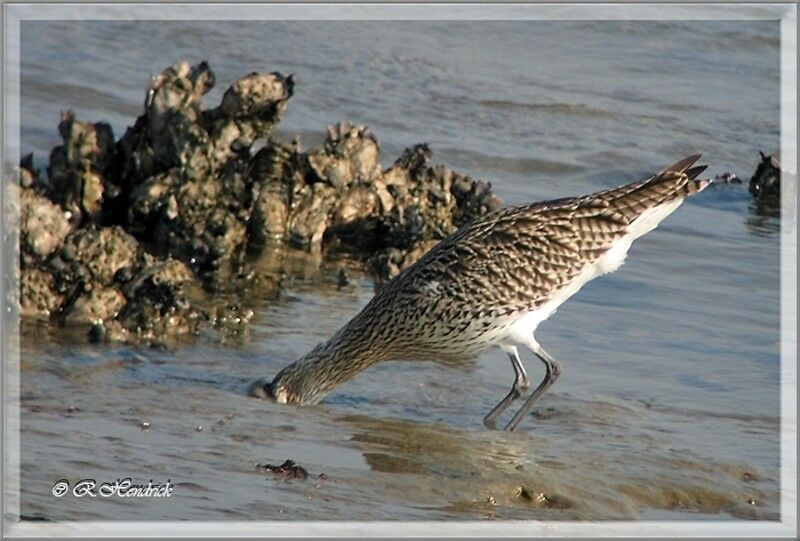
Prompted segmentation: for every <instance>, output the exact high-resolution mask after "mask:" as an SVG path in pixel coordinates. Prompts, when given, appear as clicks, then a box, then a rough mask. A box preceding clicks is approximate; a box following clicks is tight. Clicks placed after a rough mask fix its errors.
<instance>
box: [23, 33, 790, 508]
mask: <svg viewBox="0 0 800 541" xmlns="http://www.w3.org/2000/svg"><path fill="white" fill-rule="evenodd" d="M22 36H23V44H22V53H23V63H22V71H21V84H22V115H21V123H22V128H21V129H22V151H23V152H29V151H33V152H35V157H36V159H37V163H39V164H41V165H44V164H46V159H47V153H48V152H49V150H50V149H51V148H52V147H53V146H54V145H56V144H58V143H59V139H58V132H57V130H56V125H57V123H58V120H59V113H60V111H61V110H66V109H68V108H72V109H74V110H75V111H76V112H77V115H78V118H80V119H82V120H93V121H97V120H105V121H108V122H110V123H111V124H112V126H113V128H114V132H115V134H116V135H117V137H119V136H121V135H122V133H123V132H124V129H125V127H126V126H128V125H130V124H132V122H133V120H134V118H135V116H136V115H137V114H138V113H139V112H140V110H141V104H142V100H143V91H144V88H145V85H146V83H147V79H148V77H149V76H150V74H152V73H156V72H159V71H160V70H161V69H163V68H164V67H166V66H167V65H169V64H171V63H173V62H175V61H178V60H183V59H186V60H189V61H191V62H198V61H200V60H208V61H209V63H210V65H211V67H212V69H214V70H215V72H216V74H217V81H218V87H217V88H215V89H214V90H213V91H212V92H211V93H210V95H209V96H208V97H207V100H206V103H207V104H216V103H217V101H218V100H219V98H220V97H221V95H222V93H223V91H224V89H225V88H226V87H227V85H228V84H230V83H231V82H233V81H234V80H235V79H236V78H238V77H240V76H242V75H244V74H246V73H248V72H250V71H254V70H255V71H274V70H278V71H283V72H293V73H295V74H296V79H297V87H296V92H295V97H294V98H293V99H292V100H291V101H290V106H289V110H288V112H287V114H286V116H285V118H284V120H283V122H282V123H281V125H280V128H281V133H282V134H283V135H285V136H287V137H288V136H292V135H294V134H297V133H299V134H301V135H302V137H303V140H304V142H305V143H306V144H310V143H312V142H313V141H315V140H319V138H320V136H319V135H318V134H319V133H320V132H321V131H322V130H323V129H324V127H325V125H326V124H329V123H333V122H336V121H340V120H349V121H352V122H355V123H362V124H366V125H368V126H370V127H371V129H372V130H373V132H374V133H375V134H376V135H377V136H378V139H379V140H380V142H381V148H382V161H383V164H384V165H385V166H388V165H389V164H390V163H391V162H392V161H393V160H394V159H395V158H396V157H397V156H398V155H399V153H400V152H401V151H402V149H403V148H404V147H406V146H410V145H412V144H415V143H418V142H428V143H429V144H430V145H431V148H432V149H433V151H434V161H435V162H437V163H443V164H445V165H447V166H448V167H451V168H453V169H455V170H456V171H459V172H462V173H467V174H470V175H472V176H474V177H477V178H482V179H485V180H489V181H491V182H492V183H493V186H494V187H495V190H496V192H497V193H498V194H499V195H501V196H502V197H503V198H504V200H505V202H506V203H509V204H513V203H518V202H523V201H529V200H538V199H548V198H555V197H562V196H570V195H577V194H581V193H588V192H591V191H594V190H598V189H601V188H607V187H610V186H613V185H617V184H622V183H625V182H628V181H632V180H635V179H638V178H640V177H642V176H643V175H647V174H650V173H652V172H653V171H655V170H657V169H659V168H660V167H662V166H664V165H667V164H668V163H671V162H672V161H675V160H677V159H678V158H681V157H683V156H684V155H686V154H689V153H691V152H694V151H697V150H700V151H702V152H704V158H703V160H704V162H705V163H708V164H709V166H710V167H709V174H710V176H711V177H713V176H714V175H717V174H721V173H723V172H726V171H732V172H735V173H737V174H738V175H739V176H740V177H742V178H744V179H745V180H746V179H747V178H749V175H750V174H751V173H752V171H753V170H754V168H755V165H756V160H757V157H758V150H763V151H765V152H774V151H776V150H777V148H778V142H779V141H778V136H779V109H778V97H779V95H778V82H779V65H778V60H779V55H778V50H779V49H778V47H779V27H778V23H777V22H753V21H745V22H711V21H704V22H686V21H676V22H665V23H652V22H650V23H643V22H637V21H630V22H542V21H540V22H534V21H530V22H492V23H486V22H480V23H466V22H458V23H456V22H438V23H433V22H408V21H404V22H399V21H398V22H358V23H347V22H291V23H289V22H235V23H217V22H214V23H212V22H197V23H189V22H169V23H166V22H161V23H155V22H149V23H143V22H129V21H128V22H122V21H120V22H93V23H86V22H74V21H53V22H42V21H39V22H35V23H33V22H26V23H23V27H22ZM777 231H778V225H777V222H776V221H775V220H774V219H772V218H765V217H760V216H758V215H756V214H755V212H754V210H753V207H752V205H751V203H750V197H749V194H748V193H747V190H746V187H745V185H722V186H712V187H711V188H709V189H708V190H706V191H705V192H704V193H703V194H701V195H699V196H698V197H696V198H693V199H692V200H690V201H688V202H687V203H686V204H685V205H684V206H683V207H682V208H681V209H679V210H678V211H677V212H676V213H675V214H673V215H672V216H670V217H669V218H668V219H667V220H666V221H665V222H664V223H663V224H662V225H661V226H660V227H659V228H658V229H657V230H656V231H654V232H653V233H651V234H649V235H648V236H647V237H646V238H644V239H642V240H640V241H639V242H638V243H637V244H636V245H634V247H633V248H632V250H631V252H630V254H629V258H628V261H627V263H626V264H625V266H624V267H623V268H622V269H621V270H620V271H618V272H617V273H615V274H613V275H610V276H607V277H605V278H603V279H600V280H597V281H595V282H592V283H590V284H588V285H587V286H586V287H585V288H584V289H583V290H582V291H581V292H580V293H579V294H577V295H576V296H575V297H573V298H572V299H571V300H570V301H569V302H568V303H567V304H565V305H564V306H563V307H562V308H561V309H560V310H559V312H558V314H556V315H555V316H554V317H553V318H551V319H550V320H549V321H547V322H545V323H544V324H543V325H542V326H541V327H540V329H539V330H538V332H537V339H538V340H539V341H540V342H541V343H542V344H543V345H544V346H545V347H546V348H547V349H548V350H549V351H550V352H551V353H553V354H554V355H555V356H556V357H557V358H559V359H560V360H561V362H562V365H563V367H564V373H563V375H562V377H561V378H560V379H559V381H558V382H557V384H556V385H555V386H554V388H553V390H552V391H551V392H550V393H549V394H548V395H547V396H546V397H545V398H544V399H543V401H542V402H541V404H540V407H538V408H537V410H536V411H535V413H534V415H533V416H531V418H529V419H527V420H526V421H525V422H524V423H523V424H522V425H521V427H520V429H519V431H518V432H516V433H511V434H507V433H502V432H490V431H486V430H485V429H484V428H483V425H482V424H481V419H482V417H483V415H485V413H486V412H487V411H488V410H489V409H490V408H491V407H492V406H493V405H494V404H495V403H496V402H497V400H499V398H500V397H502V396H503V395H504V394H505V392H507V390H508V386H509V385H510V383H511V380H512V372H511V370H510V367H509V366H508V361H507V358H506V356H505V355H504V354H502V353H501V352H492V353H488V354H486V355H484V356H482V357H481V358H479V359H478V360H477V361H475V362H472V363H465V364H464V365H459V366H452V365H443V364H435V363H386V364H383V365H379V366H376V367H374V368H373V369H371V370H369V371H367V372H366V373H364V374H363V375H362V376H360V377H359V378H357V379H355V380H353V381H351V382H349V383H347V384H346V385H344V386H342V387H341V388H340V389H339V390H338V391H337V392H336V393H334V394H332V395H330V396H329V397H328V398H327V399H326V400H325V401H324V402H323V403H322V404H321V405H319V406H315V407H310V408H293V407H280V406H277V405H274V404H270V403H265V402H262V401H258V400H254V399H251V398H248V397H247V396H245V394H244V390H245V388H246V387H247V384H248V383H249V382H251V381H252V380H253V379H254V378H256V377H262V376H271V375H273V374H274V373H275V372H277V371H278V370H279V369H280V368H281V367H282V366H284V365H285V364H286V363H288V362H290V361H292V360H294V359H296V358H298V357H300V356H301V355H303V354H304V353H305V352H306V351H308V350H309V349H311V347H313V346H314V345H315V344H316V343H317V342H319V341H321V340H324V339H326V338H327V337H328V336H330V334H332V333H333V332H334V331H335V330H336V329H337V328H338V327H339V326H340V325H342V324H343V323H345V322H346V321H347V320H348V319H349V318H350V317H351V316H352V315H353V314H355V313H356V311H357V310H358V309H359V308H360V307H362V306H363V305H364V304H366V302H367V301H368V300H369V298H370V296H371V295H372V291H373V289H372V288H373V285H372V283H371V282H370V281H369V280H368V279H367V278H366V277H364V275H363V274H361V273H359V272H358V269H357V268H356V267H354V266H353V264H352V263H350V262H346V261H333V262H327V263H326V264H324V265H323V266H322V268H321V269H318V268H317V262H316V261H314V260H313V258H311V260H309V259H307V258H304V257H302V256H299V255H296V254H295V255H289V256H288V258H283V257H284V256H280V254H267V255H266V256H265V257H264V258H262V260H261V261H259V262H258V263H257V264H256V268H257V269H258V272H259V273H263V274H265V275H269V276H280V277H281V278H282V280H281V283H282V285H283V287H282V289H281V290H280V292H279V294H277V295H276V294H273V293H269V294H267V293H265V292H263V291H258V290H253V291H247V292H245V293H244V294H243V299H244V302H245V303H247V304H249V305H251V307H253V308H254V309H255V311H256V316H255V317H254V319H253V323H252V326H251V328H250V330H249V332H248V333H247V334H246V335H245V336H244V337H242V338H241V339H239V340H236V341H228V342H224V343H223V342H221V340H220V338H219V337H218V336H216V335H214V334H213V333H209V334H204V335H203V336H201V337H200V338H199V339H198V340H197V341H196V342H195V343H193V344H187V345H183V346H180V347H176V348H175V349H172V350H156V349H140V348H129V347H121V346H109V345H88V344H86V343H85V338H84V336H83V335H82V334H77V335H76V334H75V333H72V332H70V330H69V329H57V328H42V327H39V326H36V325H25V326H24V328H23V335H22V342H21V348H22V349H21V365H22V366H21V374H22V402H21V407H22V427H23V428H22V447H21V454H22V490H23V492H22V502H21V513H22V515H24V516H26V517H28V518H31V519H47V520H64V519H128V520H131V519H205V520H210V519H221V520H225V519H245V520H254V519H258V520H260V519H284V518H285V519H297V520H302V519H325V520H371V519H453V520H465V519H480V518H487V519H492V518H496V519H512V518H513V519H531V518H535V519H545V520H558V519H597V520H604V519H635V518H640V519H653V518H658V519H662V520H663V519H667V520H668V519H675V520H682V519H687V518H697V519H716V520H719V519H769V520H775V519H777V518H778V516H779V503H780V502H779V494H778V490H779V483H778V478H779V346H780V334H779V245H780V243H779V238H778V235H777ZM342 266H345V267H347V268H348V269H349V272H350V274H351V275H352V277H353V279H352V281H351V285H349V286H347V287H345V288H342V289H339V288H337V285H336V283H337V280H336V275H337V273H338V271H339V268H340V267H342ZM524 362H525V363H526V365H527V366H528V367H529V371H530V373H531V376H532V378H533V379H536V378H538V377H541V375H542V372H543V370H542V367H541V363H539V362H538V361H536V360H535V359H533V358H532V356H530V355H528V356H526V357H525V358H524ZM143 421H148V422H149V423H150V427H149V429H148V430H143V429H142V427H141V423H142V422H143ZM197 427H202V430H198V429H197ZM287 458H291V459H293V460H295V461H296V462H298V463H299V464H301V465H303V466H304V467H306V468H307V469H308V471H309V472H310V474H311V476H310V477H309V478H308V479H305V480H299V479H295V480H289V481H287V480H283V479H280V478H277V477H275V476H272V475H270V474H268V473H265V472H263V471H260V470H258V469H257V468H256V466H255V465H256V463H261V464H266V463H270V464H280V463H282V462H283V461H284V460H285V459H287ZM321 473H324V474H325V477H324V478H321V479H320V478H316V476H317V475H319V474H321ZM127 476H130V477H132V478H134V479H135V480H137V481H139V482H144V483H146V482H147V481H148V480H150V479H153V480H154V481H155V482H158V481H165V480H166V479H170V480H171V481H172V482H173V483H175V484H176V486H175V492H174V494H173V496H172V497H171V498H170V499H166V500H154V499H152V500H137V501H135V502H130V501H120V500H115V499H100V498H97V499H95V500H92V501H87V500H85V499H78V498H74V497H63V498H60V499H56V498H55V497H53V496H52V495H51V488H52V486H53V484H54V483H55V482H56V481H57V480H58V479H61V478H66V479H69V480H71V481H74V480H78V479H81V478H95V479H97V480H98V481H101V480H102V481H113V480H114V479H117V478H120V477H127Z"/></svg>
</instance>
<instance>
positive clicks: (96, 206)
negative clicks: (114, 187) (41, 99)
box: [48, 111, 115, 220]
mask: <svg viewBox="0 0 800 541" xmlns="http://www.w3.org/2000/svg"><path fill="white" fill-rule="evenodd" d="M58 130H59V132H60V133H61V137H62V139H63V140H64V143H63V144H62V145H60V146H57V147H55V148H54V149H53V151H52V152H51V153H50V165H49V166H48V175H49V177H50V184H51V185H52V195H53V198H54V199H55V201H56V202H58V203H60V204H61V205H62V206H63V207H64V208H65V209H67V210H69V211H70V212H71V213H72V215H73V216H75V217H76V220H79V219H81V218H83V217H85V218H89V219H93V220H98V219H99V218H100V214H101V212H102V210H103V198H104V194H105V191H106V189H107V188H106V183H105V181H104V179H103V175H104V173H105V172H106V170H107V169H108V168H109V167H110V166H111V164H112V163H113V161H114V159H115V150H114V133H113V132H112V130H111V126H110V125H108V124H106V123H105V122H98V123H91V122H81V121H79V120H77V119H76V118H75V114H74V113H73V112H72V111H68V112H66V113H64V114H63V115H62V118H61V122H60V123H59V125H58Z"/></svg>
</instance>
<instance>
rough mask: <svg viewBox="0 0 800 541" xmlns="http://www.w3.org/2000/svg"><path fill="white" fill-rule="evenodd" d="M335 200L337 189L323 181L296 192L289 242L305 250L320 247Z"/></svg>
mask: <svg viewBox="0 0 800 541" xmlns="http://www.w3.org/2000/svg"><path fill="white" fill-rule="evenodd" d="M335 202H336V190H335V189H334V188H332V187H331V186H328V185H326V184H323V183H316V184H311V185H306V186H304V187H303V188H302V189H301V190H300V192H299V193H297V194H295V196H294V204H293V206H292V209H291V212H290V215H289V238H288V240H289V244H290V245H292V246H294V247H296V248H301V249H304V250H312V249H318V248H319V247H320V245H321V243H322V239H323V236H324V235H325V231H326V230H327V229H328V226H329V225H330V214H331V210H332V209H333V206H334V204H335Z"/></svg>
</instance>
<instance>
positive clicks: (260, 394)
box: [247, 378, 295, 404]
mask: <svg viewBox="0 0 800 541" xmlns="http://www.w3.org/2000/svg"><path fill="white" fill-rule="evenodd" d="M276 379H277V378H276ZM247 394H248V395H250V396H253V397H255V398H261V399H262V400H271V401H272V402H277V403H278V404H290V403H292V402H295V400H294V399H293V398H294V396H293V395H292V394H291V393H290V392H289V391H288V390H287V389H286V388H284V387H283V385H281V384H280V383H275V382H274V381H267V380H265V379H260V380H257V381H255V382H253V383H252V384H251V385H250V388H249V389H248V391H247Z"/></svg>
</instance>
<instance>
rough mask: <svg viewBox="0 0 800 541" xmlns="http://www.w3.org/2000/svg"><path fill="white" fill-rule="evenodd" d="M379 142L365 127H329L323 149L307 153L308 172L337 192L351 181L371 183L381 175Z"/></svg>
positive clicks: (339, 125)
mask: <svg viewBox="0 0 800 541" xmlns="http://www.w3.org/2000/svg"><path fill="white" fill-rule="evenodd" d="M379 157H380V148H379V147H378V141H377V140H376V139H375V137H374V136H373V135H372V134H371V133H370V131H369V129H368V128H367V127H365V126H352V125H350V124H349V123H346V122H345V123H339V124H336V125H335V126H329V127H328V137H327V139H326V140H325V144H324V146H323V147H322V148H318V149H314V150H312V151H310V152H309V153H308V156H307V159H308V164H309V166H310V168H311V170H312V171H313V172H314V173H315V174H316V176H317V178H318V179H319V180H322V181H325V182H327V183H328V184H330V185H331V186H333V187H334V188H336V189H337V190H343V189H345V188H347V187H348V186H350V184H352V183H353V182H354V181H361V182H364V183H370V182H372V181H374V180H375V179H376V178H378V177H379V176H380V174H381V168H380V161H379Z"/></svg>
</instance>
